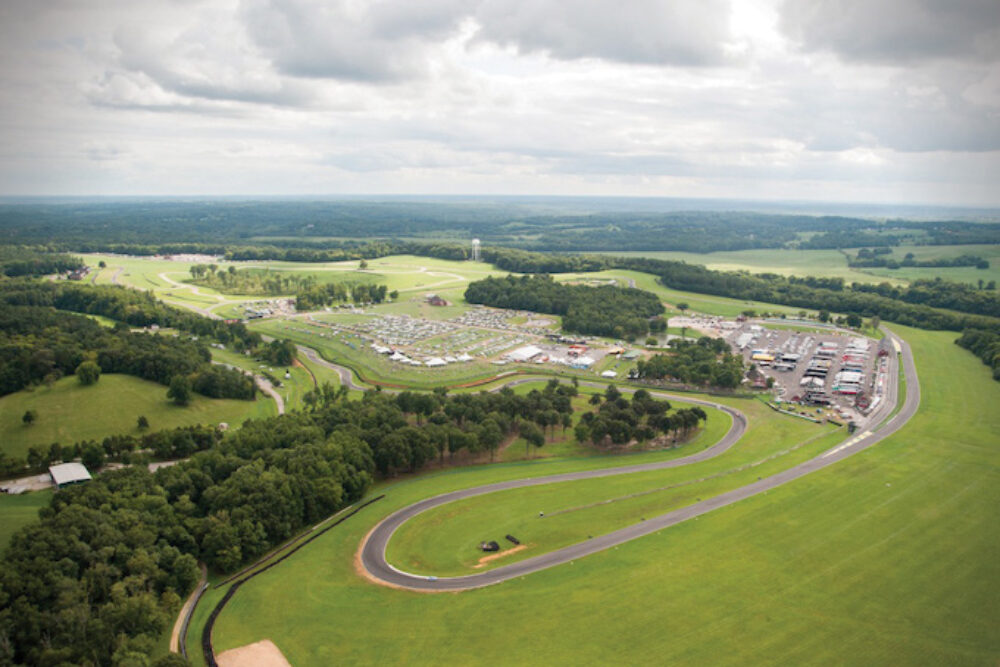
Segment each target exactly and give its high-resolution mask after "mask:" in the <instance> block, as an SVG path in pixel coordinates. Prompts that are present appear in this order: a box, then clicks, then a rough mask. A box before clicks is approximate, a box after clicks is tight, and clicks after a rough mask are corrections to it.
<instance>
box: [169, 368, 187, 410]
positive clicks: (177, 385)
mask: <svg viewBox="0 0 1000 667" xmlns="http://www.w3.org/2000/svg"><path fill="white" fill-rule="evenodd" d="M167 398H169V399H170V400H172V401H173V402H174V403H176V404H177V405H187V404H188V403H190V402H191V378H189V377H187V376H186V375H175V376H173V377H172V378H170V388H169V389H167Z"/></svg>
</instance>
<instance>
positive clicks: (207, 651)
mask: <svg viewBox="0 0 1000 667" xmlns="http://www.w3.org/2000/svg"><path fill="white" fill-rule="evenodd" d="M383 498H385V494H384V493H383V494H382V495H379V496H376V497H374V498H372V499H371V500H368V501H366V502H364V503H362V504H360V505H358V506H357V507H355V508H354V509H353V510H352V511H351V512H348V513H347V514H345V515H344V516H342V517H340V518H339V519H337V520H336V521H334V522H333V523H331V524H330V525H329V526H327V527H326V528H323V529H322V530H320V531H319V532H317V533H316V534H315V535H312V536H311V537H309V538H308V539H306V540H304V541H303V542H301V543H300V544H297V545H296V546H295V547H294V548H292V549H290V550H289V551H287V552H286V553H284V554H282V555H281V556H280V557H278V558H276V559H275V560H273V561H272V562H270V563H268V564H267V565H265V566H264V567H262V568H261V569H259V570H257V571H255V572H251V573H250V574H248V575H247V576H246V577H244V578H242V579H240V580H238V581H236V582H235V583H234V584H233V585H232V586H230V587H229V590H227V591H226V594H225V595H223V596H222V599H221V600H219V603H218V604H217V605H215V608H214V609H212V613H210V614H209V615H208V620H207V621H206V622H205V627H204V628H203V629H202V632H201V650H202V653H203V654H204V657H205V662H206V663H207V664H208V665H209V667H219V663H218V662H216V660H215V649H214V648H213V647H212V628H214V627H215V621H216V619H217V618H218V617H219V614H221V613H222V610H223V609H224V608H225V606H226V605H227V604H228V603H229V600H231V599H232V597H233V596H234V595H236V591H238V590H239V588H240V586H242V585H243V584H245V583H246V582H248V581H250V580H251V579H253V578H254V577H256V576H257V575H258V574H263V573H264V572H267V571H268V570H270V569H271V568H272V567H274V566H275V565H277V564H278V563H281V562H282V561H284V560H285V559H286V558H289V557H290V556H292V555H293V554H295V552H297V551H298V550H299V549H301V548H302V547H304V546H306V545H307V544H309V543H310V542H312V541H313V540H315V539H316V538H318V537H322V536H323V535H324V534H325V533H326V532H327V531H328V530H330V529H332V528H335V527H337V526H339V525H340V524H341V523H343V522H344V521H346V520H347V519H349V518H351V517H352V516H354V515H355V514H357V513H358V512H360V511H361V510H363V509H364V508H366V507H368V506H369V505H371V504H372V503H374V502H377V501H379V500H382V499H383Z"/></svg>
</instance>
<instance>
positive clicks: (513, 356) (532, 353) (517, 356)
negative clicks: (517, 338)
mask: <svg viewBox="0 0 1000 667" xmlns="http://www.w3.org/2000/svg"><path fill="white" fill-rule="evenodd" d="M541 353H542V348H540V347H538V346H536V345H525V346H524V347H519V348H517V349H516V350H513V351H511V352H508V353H507V355H506V356H507V358H508V359H510V360H511V361H515V362H518V361H520V362H523V361H529V360H530V359H534V358H535V357H537V356H538V355H540V354H541Z"/></svg>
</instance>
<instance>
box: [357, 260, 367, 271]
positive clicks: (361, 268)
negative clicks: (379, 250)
mask: <svg viewBox="0 0 1000 667" xmlns="http://www.w3.org/2000/svg"><path fill="white" fill-rule="evenodd" d="M367 268H368V260H366V259H363V260H361V261H360V262H358V270H359V271H364V270H365V269H367Z"/></svg>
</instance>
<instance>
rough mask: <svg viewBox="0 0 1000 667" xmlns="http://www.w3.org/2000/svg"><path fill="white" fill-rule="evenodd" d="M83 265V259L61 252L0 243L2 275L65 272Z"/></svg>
mask: <svg viewBox="0 0 1000 667" xmlns="http://www.w3.org/2000/svg"><path fill="white" fill-rule="evenodd" d="M82 266H83V260H81V259H80V258H79V257H73V256H71V255H67V254H65V253H60V252H46V251H45V250H44V249H37V248H31V247H26V246H16V245H0V275H4V276H8V277H12V278H13V277H18V276H45V275H48V274H50V273H65V272H66V271H73V270H75V269H79V268H80V267H82Z"/></svg>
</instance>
